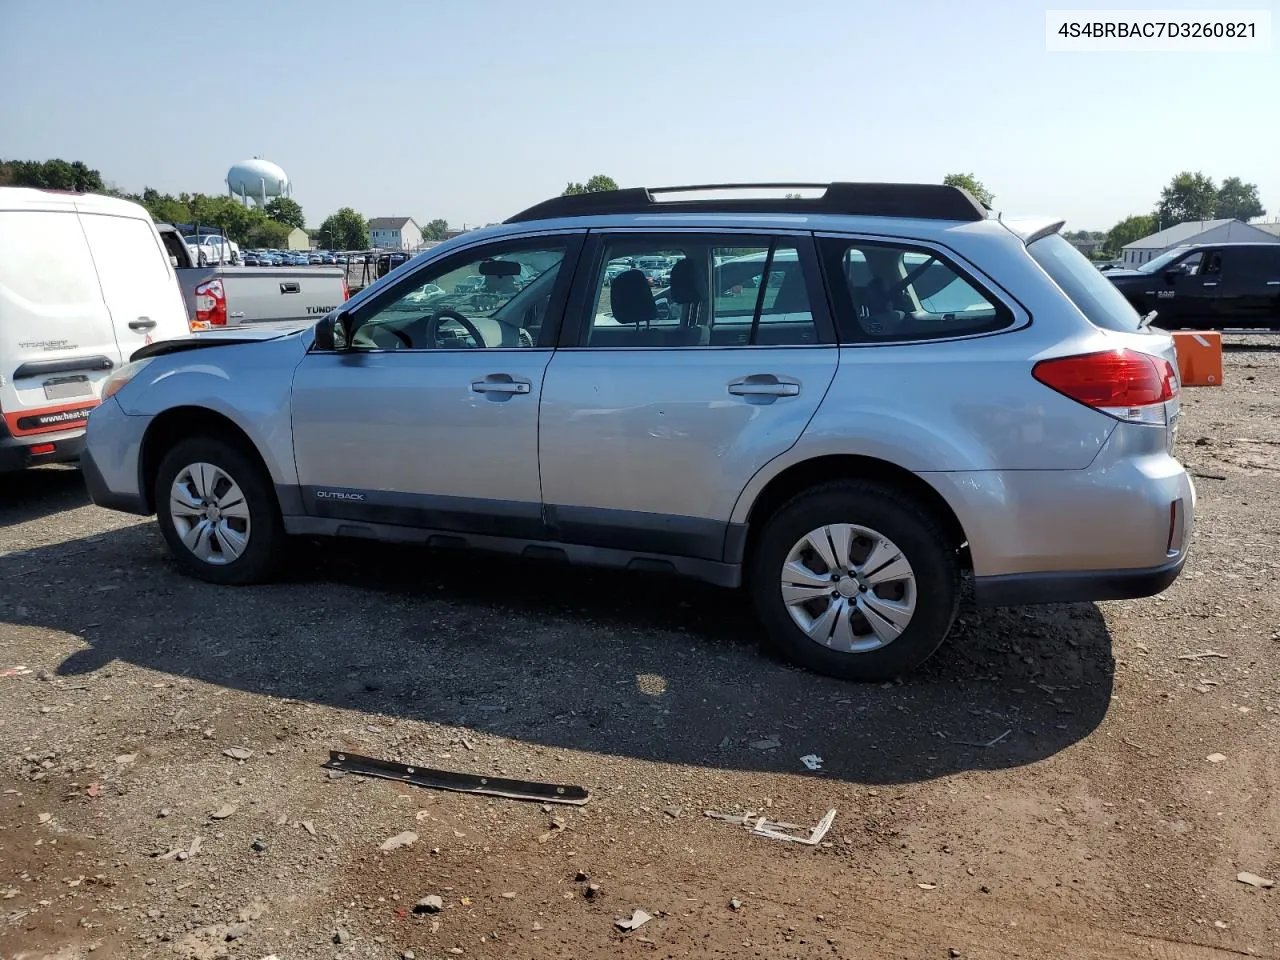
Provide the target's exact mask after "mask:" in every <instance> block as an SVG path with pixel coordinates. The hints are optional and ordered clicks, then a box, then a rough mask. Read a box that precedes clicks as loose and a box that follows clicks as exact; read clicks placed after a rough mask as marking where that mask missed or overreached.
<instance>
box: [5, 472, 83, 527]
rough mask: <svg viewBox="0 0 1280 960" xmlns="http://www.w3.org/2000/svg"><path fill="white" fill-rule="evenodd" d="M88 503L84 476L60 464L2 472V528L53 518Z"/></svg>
mask: <svg viewBox="0 0 1280 960" xmlns="http://www.w3.org/2000/svg"><path fill="white" fill-rule="evenodd" d="M88 502H89V494H88V492H87V491H86V490H85V486H84V477H82V476H81V474H80V470H79V468H78V467H75V466H64V465H61V464H58V465H52V466H47V467H33V468H31V469H29V470H19V471H16V472H14V473H0V528H4V527H11V526H16V525H17V524H20V523H27V522H29V521H31V520H39V519H41V518H42V517H48V516H52V515H53V514H55V513H60V512H61V511H63V510H70V509H72V508H73V507H83V506H85V505H86V504H87V503H88Z"/></svg>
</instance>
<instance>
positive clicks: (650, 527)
mask: <svg viewBox="0 0 1280 960" xmlns="http://www.w3.org/2000/svg"><path fill="white" fill-rule="evenodd" d="M646 258H652V259H654V260H661V261H663V262H664V263H669V264H670V266H669V267H664V268H654V269H653V270H652V271H651V272H650V273H646V272H645V271H642V270H641V269H639V268H637V267H633V266H627V265H628V264H632V263H634V264H639V263H641V262H645V260H646ZM610 265H613V266H614V267H615V269H614V270H612V271H611V270H610V269H609V267H610ZM619 266H623V267H625V269H622V270H618V269H616V268H617V267H619ZM668 271H669V274H668ZM578 273H579V276H580V277H582V278H583V279H582V281H581V283H580V284H579V288H578V289H577V290H575V294H574V299H573V302H572V305H571V307H570V314H569V316H570V321H569V323H568V324H567V326H566V331H565V337H564V339H563V340H562V348H561V349H560V350H558V351H557V352H556V355H555V357H554V358H553V359H552V361H551V364H550V365H549V367H548V370H547V377H546V383H545V385H544V388H543V397H542V413H541V418H540V427H539V431H540V447H539V449H540V460H541V470H542V489H543V498H544V501H545V504H546V516H547V520H548V524H549V526H550V530H549V533H550V535H552V536H554V537H556V538H558V539H561V540H564V541H567V542H571V543H580V544H588V545H592V546H601V547H610V548H615V549H620V550H625V551H630V552H649V553H660V554H669V555H676V556H685V557H695V558H700V559H707V560H714V561H719V560H723V559H726V558H727V559H730V560H733V559H736V558H735V557H733V556H732V554H733V551H734V547H733V544H732V538H731V537H729V517H730V514H731V512H732V509H733V505H734V503H735V501H736V500H737V498H738V496H739V494H740V493H741V492H742V490H743V489H744V488H745V487H746V485H747V483H748V482H749V480H750V478H751V477H752V476H753V475H754V474H755V473H756V472H757V471H758V470H759V469H760V468H761V467H762V466H764V465H765V464H766V463H767V462H768V461H769V460H771V459H773V458H774V457H776V456H778V455H779V454H781V453H783V452H785V451H786V450H787V449H788V448H789V447H791V446H792V445H793V444H794V443H795V442H796V441H797V440H798V439H799V437H800V435H801V433H802V432H803V431H804V428H805V426H806V424H807V423H808V422H809V420H810V419H811V418H812V416H813V414H814V411H815V410H816V409H817V407H818V404H819V403H820V402H821V399H822V397H823V396H824V394H825V393H826V390H827V388H828V386H829V385H830V383H831V380H832V377H833V376H834V374H835V369H836V363H837V360H838V350H837V348H836V346H835V345H834V338H833V334H832V330H831V326H830V318H829V316H828V315H827V312H826V307H825V303H826V300H825V297H823V296H822V295H821V293H820V291H821V285H820V280H819V279H818V271H817V265H816V258H815V256H814V251H813V241H812V238H811V237H810V236H809V235H786V236H777V237H770V236H760V235H751V236H733V235H730V236H724V235H712V234H706V233H666V234H657V233H635V232H628V233H621V232H620V233H614V234H608V235H603V236H599V237H596V238H594V239H593V241H592V243H591V244H589V245H588V252H587V253H584V257H583V267H582V268H580V269H579V271H578ZM668 275H669V280H666V279H665V278H666V277H667V276H668Z"/></svg>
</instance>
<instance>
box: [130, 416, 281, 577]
mask: <svg viewBox="0 0 1280 960" xmlns="http://www.w3.org/2000/svg"><path fill="white" fill-rule="evenodd" d="M196 463H207V464H212V465H213V466H215V467H217V468H219V469H220V470H222V471H223V472H224V473H225V474H226V475H227V476H229V477H231V478H232V479H233V480H234V481H235V483H236V484H237V485H238V486H239V487H240V491H241V493H243V495H244V502H245V504H246V505H247V506H248V508H249V524H250V526H249V541H248V544H247V545H246V546H245V549H244V552H243V553H242V554H240V556H239V557H237V558H235V559H234V560H231V561H229V562H224V563H218V564H215V563H209V562H206V561H204V560H202V559H200V558H199V557H197V556H196V555H195V553H193V552H192V551H191V550H190V549H188V548H187V546H186V545H185V544H184V543H183V542H182V537H181V535H180V534H179V533H178V530H177V527H176V525H175V521H174V518H173V515H172V513H171V511H170V507H169V501H170V490H171V489H172V487H173V483H174V481H175V480H176V479H177V478H178V475H179V474H180V473H181V472H182V471H183V470H185V469H186V468H187V467H188V466H191V465H192V464H196ZM154 493H155V505H156V519H157V520H158V521H159V523H160V532H161V533H162V534H163V535H164V539H165V542H167V543H168V544H169V550H170V551H171V552H172V553H173V556H174V559H175V560H176V561H177V563H178V566H179V567H181V568H182V571H183V572H184V573H186V574H188V575H190V576H193V577H196V578H197V579H200V580H207V581H208V582H210V583H218V584H224V585H241V584H249V583H262V582H263V581H266V580H270V579H271V577H272V575H273V573H274V572H275V569H276V566H277V564H278V562H279V560H280V558H281V556H282V554H283V553H284V547H285V542H286V539H287V538H286V536H285V532H284V523H283V521H282V520H281V519H280V505H279V503H278V502H277V501H276V497H275V491H274V488H273V487H272V485H271V483H270V480H269V478H268V476H267V475H266V471H265V470H264V469H263V467H262V465H261V464H260V463H259V462H258V461H257V460H256V459H255V458H254V457H253V456H252V455H250V454H248V453H246V452H245V451H244V450H242V449H241V448H240V447H239V446H237V445H235V444H233V443H229V442H227V441H226V440H223V439H221V438H218V437H193V438H191V439H189V440H183V441H181V442H180V443H178V444H175V445H174V447H173V449H171V450H170V451H169V452H168V453H166V454H165V456H164V459H163V460H161V461H160V469H159V470H158V471H157V472H156V485H155V491H154Z"/></svg>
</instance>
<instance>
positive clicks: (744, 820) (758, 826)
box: [705, 807, 836, 847]
mask: <svg viewBox="0 0 1280 960" xmlns="http://www.w3.org/2000/svg"><path fill="white" fill-rule="evenodd" d="M705 813H706V815H707V816H708V817H710V818H711V819H713V820H723V821H725V822H726V823H736V824H738V825H739V826H744V827H749V828H750V830H751V835H752V836H755V837H768V838H769V839H770V840H788V841H790V842H791V843H803V844H804V845H805V846H807V847H816V846H817V845H818V844H819V843H821V842H822V838H823V837H825V836H826V835H827V831H828V830H830V829H831V825H832V824H833V823H835V820H836V811H835V808H834V807H833V808H832V809H830V810H828V811H827V813H826V816H824V817H823V818H822V819H821V820H819V821H818V824H817V826H815V827H814V828H813V831H812V832H811V833H810V834H809V835H808V836H807V837H797V836H795V835H794V834H790V833H783V832H782V831H783V830H803V829H804V827H802V826H800V825H799V824H798V823H782V822H780V821H773V820H770V819H769V818H768V817H765V816H759V817H757V816H756V814H755V813H754V812H750V811H749V812H747V813H744V814H740V815H735V814H731V813H719V812H717V811H715V810H707V811H705Z"/></svg>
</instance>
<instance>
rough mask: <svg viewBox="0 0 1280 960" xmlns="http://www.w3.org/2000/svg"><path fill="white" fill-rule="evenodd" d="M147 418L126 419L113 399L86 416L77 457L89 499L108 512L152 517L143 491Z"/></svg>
mask: <svg viewBox="0 0 1280 960" xmlns="http://www.w3.org/2000/svg"><path fill="white" fill-rule="evenodd" d="M150 422H151V418H150V417H136V416H129V415H128V414H126V413H125V412H124V410H122V409H121V407H120V404H119V402H118V401H117V400H116V398H115V397H112V398H111V399H109V400H107V401H105V402H104V403H102V404H101V405H100V406H99V407H97V409H95V410H94V411H93V413H91V414H90V415H89V426H88V428H87V430H86V434H85V448H84V452H83V453H81V455H80V470H81V472H82V473H83V474H84V482H85V486H86V487H87V488H88V490H89V499H91V500H92V501H93V502H94V503H96V504H97V505H98V506H100V507H105V508H106V509H108V510H119V511H121V512H123V513H136V514H138V515H139V516H144V517H145V516H148V515H150V514H151V512H152V511H151V510H150V508H149V507H148V506H147V502H146V497H145V496H144V495H143V490H142V471H141V456H142V438H143V436H144V434H145V433H146V430H147V426H148V425H149V424H150Z"/></svg>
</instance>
